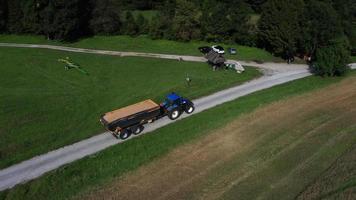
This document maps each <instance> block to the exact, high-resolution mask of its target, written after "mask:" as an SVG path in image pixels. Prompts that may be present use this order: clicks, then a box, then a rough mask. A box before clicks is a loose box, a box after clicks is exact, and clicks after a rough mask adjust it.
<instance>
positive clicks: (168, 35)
mask: <svg viewBox="0 0 356 200" xmlns="http://www.w3.org/2000/svg"><path fill="white" fill-rule="evenodd" d="M175 7H176V1H175V0H166V1H165V3H164V5H163V6H161V7H159V9H158V13H157V15H156V16H154V17H153V18H152V21H151V24H150V31H149V35H150V36H151V38H153V39H160V38H165V39H174V35H175V34H174V32H173V29H172V19H173V18H174V15H175Z"/></svg>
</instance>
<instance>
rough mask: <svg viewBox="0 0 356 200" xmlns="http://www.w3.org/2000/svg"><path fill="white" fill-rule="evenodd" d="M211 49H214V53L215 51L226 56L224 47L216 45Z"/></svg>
mask: <svg viewBox="0 0 356 200" xmlns="http://www.w3.org/2000/svg"><path fill="white" fill-rule="evenodd" d="M211 48H212V49H213V51H215V52H216V53H218V54H224V53H225V50H224V48H223V47H222V46H219V45H214V46H212V47H211Z"/></svg>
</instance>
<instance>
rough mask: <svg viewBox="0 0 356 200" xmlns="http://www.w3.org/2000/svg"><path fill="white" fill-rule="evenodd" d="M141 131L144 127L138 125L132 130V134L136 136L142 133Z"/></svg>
mask: <svg viewBox="0 0 356 200" xmlns="http://www.w3.org/2000/svg"><path fill="white" fill-rule="evenodd" d="M143 129H144V127H143V126H142V125H138V126H136V127H134V128H133V130H132V133H133V134H134V135H138V134H140V133H142V131H143Z"/></svg>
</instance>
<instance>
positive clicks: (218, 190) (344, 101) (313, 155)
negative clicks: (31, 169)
mask: <svg viewBox="0 0 356 200" xmlns="http://www.w3.org/2000/svg"><path fill="white" fill-rule="evenodd" d="M355 83H356V76H355V77H353V78H349V79H346V80H345V81H342V82H341V83H339V84H335V85H332V86H330V87H327V88H324V89H321V90H318V91H314V92H311V93H307V94H304V95H300V96H296V97H293V98H289V99H286V100H282V101H278V102H275V103H273V104H270V105H267V106H264V107H261V108H258V109H257V110H256V111H254V112H252V113H249V114H247V115H243V116H241V117H239V118H237V119H236V120H233V121H232V122H230V123H228V124H227V125H225V126H223V127H221V128H218V129H213V130H210V131H209V133H210V134H208V135H207V136H206V137H203V138H201V139H199V140H197V141H194V142H192V143H190V144H187V145H184V146H181V147H178V148H177V149H174V150H173V151H172V152H170V153H169V154H168V155H166V156H164V157H163V158H161V159H157V160H155V161H153V162H152V163H150V164H148V165H146V166H143V167H141V168H139V169H138V170H137V171H135V172H133V173H130V174H128V175H126V176H124V177H122V178H119V179H116V180H115V181H112V182H111V183H110V184H106V185H105V186H104V187H101V188H100V189H97V190H96V191H95V190H94V191H91V192H90V194H89V195H87V196H82V197H81V198H82V199H101V198H103V199H125V200H128V199H133V200H134V199H208V200H209V199H232V200H234V199H246V200H248V199H295V198H296V197H297V196H300V195H299V194H300V193H301V192H303V191H305V188H307V187H308V186H309V188H310V189H308V190H307V191H305V192H303V193H305V194H306V195H304V196H305V197H308V199H311V198H314V199H319V198H320V197H323V198H329V197H334V198H335V197H342V196H344V197H351V195H352V191H356V190H355V189H356V188H354V190H353V189H352V187H355V186H356V183H355V182H354V181H355V178H356V174H354V172H355V170H356V165H352V163H353V160H355V158H353V157H355V156H351V155H349V156H346V158H342V159H339V158H340V157H344V154H349V153H350V152H352V151H354V150H353V148H355V150H356V135H355V131H356V109H355V107H356V84H355ZM330 108H332V109H330ZM350 150H351V151H350ZM347 158H349V162H350V163H349V164H347V163H346V162H345V160H346V159H347ZM342 160H344V162H342ZM330 166H331V167H330ZM330 169H331V170H330ZM340 170H341V171H340ZM330 171H331V172H330ZM338 171H339V172H338ZM335 172H338V173H337V174H335ZM177 174H179V176H177ZM319 177H320V178H319ZM318 178H319V180H317V181H315V182H314V180H315V179H318ZM354 195H355V194H354ZM354 197H355V196H354ZM301 199H303V198H301ZM339 199H345V198H339ZM346 199H347V198H346ZM350 199H351V198H350Z"/></svg>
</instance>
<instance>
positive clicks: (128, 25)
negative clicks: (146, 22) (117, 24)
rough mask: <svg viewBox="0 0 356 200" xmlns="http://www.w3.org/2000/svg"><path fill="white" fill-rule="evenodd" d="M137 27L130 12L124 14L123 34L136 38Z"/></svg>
mask: <svg viewBox="0 0 356 200" xmlns="http://www.w3.org/2000/svg"><path fill="white" fill-rule="evenodd" d="M138 29H139V27H138V25H137V24H136V20H135V18H134V16H133V15H132V13H131V12H130V11H127V12H126V17H125V22H124V30H123V33H124V34H125V35H130V36H136V35H137V34H138V31H139V30H138Z"/></svg>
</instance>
